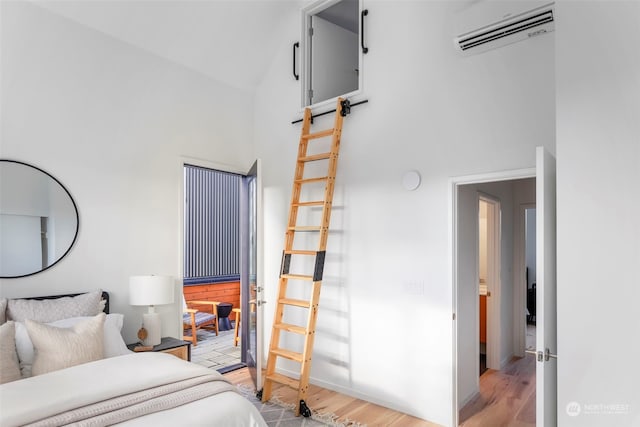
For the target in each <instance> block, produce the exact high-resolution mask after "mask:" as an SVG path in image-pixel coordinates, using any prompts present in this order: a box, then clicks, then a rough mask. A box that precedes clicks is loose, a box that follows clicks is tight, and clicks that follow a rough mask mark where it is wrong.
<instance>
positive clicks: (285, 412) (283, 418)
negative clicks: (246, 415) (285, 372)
mask: <svg viewBox="0 0 640 427" xmlns="http://www.w3.org/2000/svg"><path fill="white" fill-rule="evenodd" d="M237 387H238V390H239V391H240V394H242V395H243V396H244V397H245V398H246V399H247V400H249V401H250V402H251V403H253V405H254V406H255V407H256V408H258V411H260V415H262V417H263V418H264V420H265V421H266V422H267V425H268V426H269V427H298V426H301V427H323V426H331V427H366V425H364V424H360V423H357V422H354V421H350V420H347V421H338V420H337V419H338V417H337V416H336V415H334V414H320V413H318V412H316V411H314V410H313V409H312V410H311V413H312V414H311V417H309V418H305V417H302V416H300V417H296V416H295V415H294V413H293V410H294V405H292V404H289V403H285V402H282V401H281V400H280V399H279V398H278V396H272V397H271V399H270V400H269V401H268V402H266V403H262V402H261V401H260V400H259V399H258V398H257V397H256V395H255V393H256V392H255V390H254V389H253V387H248V386H245V385H242V384H239V385H238V386H237Z"/></svg>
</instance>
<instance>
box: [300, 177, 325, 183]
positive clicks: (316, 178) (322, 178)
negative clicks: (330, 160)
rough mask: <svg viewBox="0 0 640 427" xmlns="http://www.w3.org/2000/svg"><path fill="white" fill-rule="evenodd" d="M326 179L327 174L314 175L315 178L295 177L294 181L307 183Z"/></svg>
mask: <svg viewBox="0 0 640 427" xmlns="http://www.w3.org/2000/svg"><path fill="white" fill-rule="evenodd" d="M328 179H329V177H328V176H318V177H315V178H304V179H296V180H295V182H297V183H299V184H309V183H312V182H322V181H326V180H328Z"/></svg>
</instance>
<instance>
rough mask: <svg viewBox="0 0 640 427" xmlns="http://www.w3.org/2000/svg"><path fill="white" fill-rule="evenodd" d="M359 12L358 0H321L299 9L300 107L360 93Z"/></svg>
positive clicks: (360, 51)
mask: <svg viewBox="0 0 640 427" xmlns="http://www.w3.org/2000/svg"><path fill="white" fill-rule="evenodd" d="M360 9H361V7H360V1H359V0H322V1H319V2H315V3H314V4H312V5H310V6H309V7H308V8H305V9H303V11H302V19H303V37H302V40H303V43H302V46H301V49H302V50H301V53H302V56H301V57H302V58H303V63H302V70H301V71H302V106H303V107H307V106H311V105H313V106H317V105H319V104H322V103H325V102H326V103H333V101H334V100H335V98H336V97H338V96H352V95H356V94H358V93H359V92H360V91H361V90H362V50H361V49H360V44H361V40H360V36H361V34H360V25H361V22H360V16H361V15H360Z"/></svg>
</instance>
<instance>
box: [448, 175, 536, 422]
mask: <svg viewBox="0 0 640 427" xmlns="http://www.w3.org/2000/svg"><path fill="white" fill-rule="evenodd" d="M535 176H536V168H535V167H534V168H527V169H516V170H509V171H501V172H490V173H483V174H475V175H466V176H459V177H453V178H450V179H449V191H448V197H449V206H450V211H449V267H450V270H449V271H450V274H451V278H450V280H451V285H452V286H451V289H452V298H451V302H452V307H451V311H452V336H453V339H452V362H453V363H452V364H453V370H452V375H451V381H452V384H451V391H452V396H451V401H452V408H451V409H452V415H451V420H452V422H451V425H452V426H457V425H458V424H459V421H458V418H459V411H458V404H459V401H458V362H457V361H458V324H457V322H456V317H457V313H458V277H457V276H458V274H457V271H458V260H457V255H456V252H457V238H458V230H457V223H458V214H457V208H458V206H457V194H458V187H459V186H460V185H465V184H480V183H485V182H494V181H510V180H516V179H523V178H535Z"/></svg>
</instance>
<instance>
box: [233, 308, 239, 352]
mask: <svg viewBox="0 0 640 427" xmlns="http://www.w3.org/2000/svg"><path fill="white" fill-rule="evenodd" d="M233 312H234V313H235V314H236V327H235V332H234V337H233V346H234V347H237V346H238V343H239V342H240V334H239V331H240V309H239V308H234V309H233Z"/></svg>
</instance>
